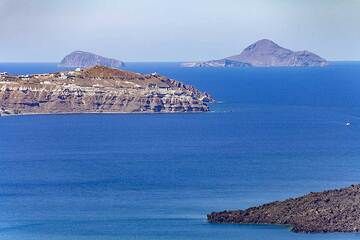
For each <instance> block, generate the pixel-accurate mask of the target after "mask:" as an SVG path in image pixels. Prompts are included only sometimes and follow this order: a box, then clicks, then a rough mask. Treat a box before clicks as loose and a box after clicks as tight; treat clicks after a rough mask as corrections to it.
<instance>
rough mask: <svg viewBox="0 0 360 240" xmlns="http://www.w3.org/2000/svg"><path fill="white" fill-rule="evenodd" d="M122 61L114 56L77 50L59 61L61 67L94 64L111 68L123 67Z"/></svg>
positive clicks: (92, 65) (91, 65)
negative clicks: (109, 56) (108, 56)
mask: <svg viewBox="0 0 360 240" xmlns="http://www.w3.org/2000/svg"><path fill="white" fill-rule="evenodd" d="M124 65H125V64H124V63H123V62H122V61H119V60H117V59H113V58H106V57H103V56H100V55H96V54H94V53H90V52H83V51H75V52H72V53H70V54H68V55H67V56H65V57H64V58H63V59H62V60H61V62H60V63H59V66H60V67H69V68H77V67H79V68H86V67H94V66H105V67H111V68H119V67H123V66H124Z"/></svg>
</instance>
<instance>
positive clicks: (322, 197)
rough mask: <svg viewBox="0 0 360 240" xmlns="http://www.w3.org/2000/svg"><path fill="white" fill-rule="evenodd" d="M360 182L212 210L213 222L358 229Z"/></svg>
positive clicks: (305, 229) (298, 229) (294, 228)
mask: <svg viewBox="0 0 360 240" xmlns="http://www.w3.org/2000/svg"><path fill="white" fill-rule="evenodd" d="M359 216H360V185H352V186H350V187H347V188H342V189H335V190H329V191H324V192H317V193H310V194H307V195H305V196H302V197H298V198H290V199H287V200H285V201H276V202H272V203H268V204H264V205H261V206H259V207H252V208H248V209H246V210H234V211H223V212H213V213H211V214H208V215H207V219H208V221H209V222H210V223H231V224H282V225H289V226H291V229H292V231H294V232H307V233H312V232H359V231H360V218H359Z"/></svg>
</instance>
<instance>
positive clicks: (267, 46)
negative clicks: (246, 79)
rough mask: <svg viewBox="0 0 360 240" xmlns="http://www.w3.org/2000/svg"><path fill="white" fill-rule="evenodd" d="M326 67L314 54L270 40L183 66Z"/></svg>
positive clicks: (324, 61) (325, 63)
mask: <svg viewBox="0 0 360 240" xmlns="http://www.w3.org/2000/svg"><path fill="white" fill-rule="evenodd" d="M326 65H328V62H327V61H326V60H325V59H323V58H321V57H319V56H318V55H316V54H314V53H312V52H309V51H298V52H294V51H292V50H289V49H286V48H283V47H280V46H279V45H277V44H276V43H274V42H273V41H271V40H268V39H262V40H259V41H257V42H255V43H253V44H251V45H250V46H248V47H247V48H245V49H244V50H243V51H242V52H241V54H239V55H234V56H231V57H227V58H224V59H220V60H211V61H205V62H192V63H191V62H190V63H184V64H183V66H185V67H249V66H252V67H314V66H320V67H322V66H326Z"/></svg>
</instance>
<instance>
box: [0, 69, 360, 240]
mask: <svg viewBox="0 0 360 240" xmlns="http://www.w3.org/2000/svg"><path fill="white" fill-rule="evenodd" d="M126 69H129V70H135V71H140V72H144V73H151V72H158V73H160V74H163V75H166V76H169V77H171V78H176V79H178V80H181V81H183V82H186V83H190V84H193V85H195V86H196V87H198V88H200V89H201V90H204V91H207V92H209V93H210V94H211V95H212V96H213V97H214V98H215V99H216V100H217V101H218V102H217V103H216V104H214V105H212V106H211V109H212V112H210V113H193V114H192V113H189V114H181V113H180V114H112V115H109V114H104V115H98V114H79V115H43V116H41V115H34V116H12V117H1V118H0V239H1V240H30V239H31V240H49V239H51V240H60V239H61V240H65V239H66V240H85V239H86V240H94V239H99V240H100V239H101V240H110V239H111V240H114V239H117V240H118V239H121V240H129V239H131V240H155V239H156V240H172V239H174V240H205V239H208V240H220V239H221V240H223V239H226V240H235V239H236V240H238V239H244V240H290V239H291V240H338V239H359V238H360V234H296V233H292V232H290V231H289V229H288V228H287V227H283V226H271V225H261V226H255V225H215V224H208V223H207V222H206V214H207V213H209V212H212V211H220V210H224V209H239V208H247V207H250V206H254V205H258V204H261V203H265V202H269V201H273V200H280V199H285V198H288V197H294V196H299V195H302V194H305V193H308V192H310V191H321V190H324V189H328V188H337V187H342V186H347V185H350V184H353V183H359V182H360V147H359V146H360V63H358V62H343V63H342V62H337V63H332V64H331V65H330V66H328V67H324V68H224V69H221V68H181V67H179V65H178V64H177V63H129V64H127V67H126ZM58 70H59V69H57V67H56V64H52V63H48V64H45V63H44V64H40V63H36V64H14V63H12V64H0V72H2V71H8V72H13V73H41V72H51V71H58ZM346 123H351V124H350V126H347V125H346Z"/></svg>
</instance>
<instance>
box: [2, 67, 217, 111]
mask: <svg viewBox="0 0 360 240" xmlns="http://www.w3.org/2000/svg"><path fill="white" fill-rule="evenodd" d="M209 101H211V97H210V96H209V95H208V94H206V93H203V92H200V91H199V90H197V89H195V88H194V87H192V86H189V85H184V84H182V83H180V82H178V81H175V80H171V79H168V78H166V77H162V76H159V75H157V74H148V75H144V74H139V73H133V72H127V71H121V70H118V69H112V68H107V67H101V66H96V67H92V68H88V69H84V70H80V71H67V72H60V73H49V74H36V75H22V76H10V75H5V74H2V75H1V76H0V115H1V114H3V115H5V114H35V113H86V112H95V113H101V112H111V113H117V112H205V111H208V110H209V108H208V106H207V103H208V102H209Z"/></svg>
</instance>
